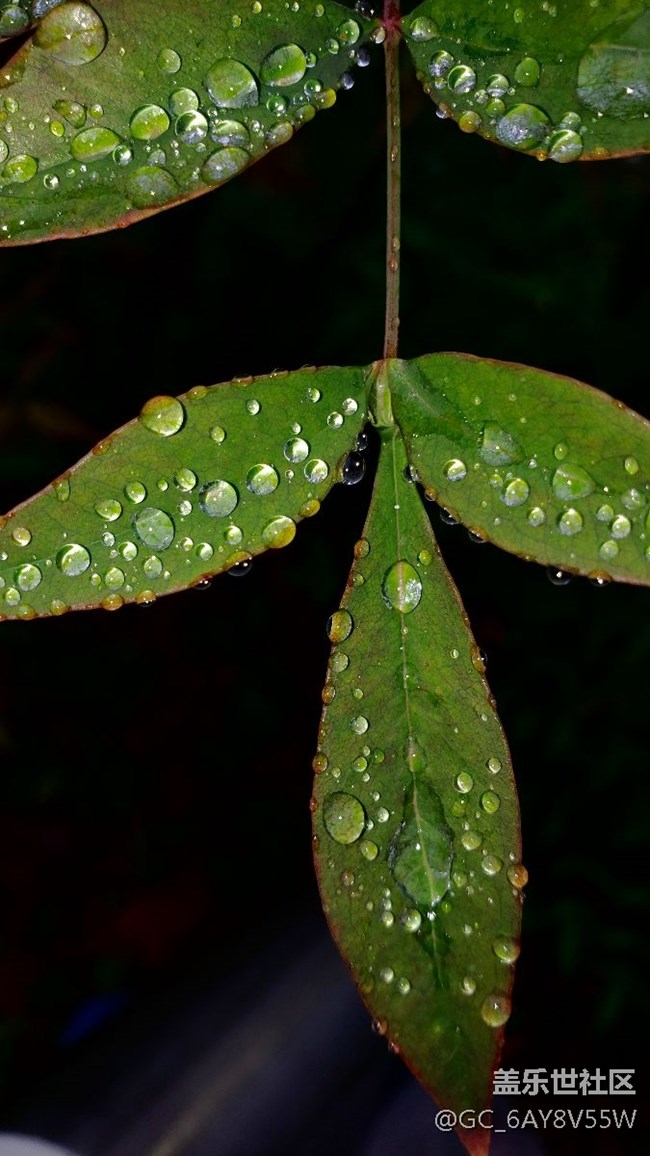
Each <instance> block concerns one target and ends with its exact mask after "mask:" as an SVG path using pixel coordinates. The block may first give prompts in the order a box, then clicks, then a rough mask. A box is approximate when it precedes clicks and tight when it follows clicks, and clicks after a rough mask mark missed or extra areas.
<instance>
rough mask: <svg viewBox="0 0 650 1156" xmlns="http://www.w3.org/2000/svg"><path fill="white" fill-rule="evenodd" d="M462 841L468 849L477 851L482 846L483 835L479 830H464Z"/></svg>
mask: <svg viewBox="0 0 650 1156" xmlns="http://www.w3.org/2000/svg"><path fill="white" fill-rule="evenodd" d="M460 841H461V843H462V844H463V847H464V848H465V850H466V851H476V850H477V849H478V848H479V847H480V846H481V843H482V842H483V837H482V836H481V835H479V833H478V831H463V833H462V835H461V837H460Z"/></svg>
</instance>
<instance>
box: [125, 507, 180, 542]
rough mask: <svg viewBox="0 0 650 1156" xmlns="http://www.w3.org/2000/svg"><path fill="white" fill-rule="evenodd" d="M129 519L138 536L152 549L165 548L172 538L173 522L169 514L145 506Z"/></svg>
mask: <svg viewBox="0 0 650 1156" xmlns="http://www.w3.org/2000/svg"><path fill="white" fill-rule="evenodd" d="M131 521H132V523H133V528H134V530H135V532H136V534H137V535H138V538H139V539H140V541H141V542H143V543H144V545H145V546H150V547H151V548H152V549H154V550H166V549H167V547H168V546H170V545H171V543H172V541H173V538H174V523H173V522H172V520H171V518H170V517H169V514H166V513H165V512H164V510H158V509H156V508H155V507H153V506H147V507H145V508H144V509H142V510H138V512H137V513H136V514H133V516H132V518H131Z"/></svg>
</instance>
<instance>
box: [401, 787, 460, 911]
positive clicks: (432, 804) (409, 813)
mask: <svg viewBox="0 0 650 1156" xmlns="http://www.w3.org/2000/svg"><path fill="white" fill-rule="evenodd" d="M452 844H453V838H452V835H451V832H450V830H449V828H448V827H447V824H446V822H445V817H444V811H443V809H442V803H441V802H440V799H439V798H438V795H437V794H436V792H435V791H434V790H433V788H432V787H431V786H430V784H429V783H428V782H427V781H426V780H424V779H416V780H415V785H414V786H413V789H412V793H411V797H410V798H408V799H407V801H406V803H405V806H404V817H403V820H402V823H401V825H400V828H399V830H398V832H397V834H396V835H395V837H394V839H393V841H392V843H391V845H390V848H389V851H388V866H389V867H390V870H391V873H392V875H393V877H394V879H395V881H396V882H397V883H398V884H399V887H400V888H401V890H402V891H403V892H404V893H405V894H406V895H407V896H408V897H409V899H410V900H411V901H412V903H414V904H415V905H416V906H417V907H426V908H431V907H433V906H435V905H436V904H437V903H439V902H440V900H441V899H442V898H443V896H444V895H445V894H446V893H447V891H448V890H449V885H450V878H451V862H452Z"/></svg>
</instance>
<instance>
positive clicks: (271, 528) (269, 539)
mask: <svg viewBox="0 0 650 1156" xmlns="http://www.w3.org/2000/svg"><path fill="white" fill-rule="evenodd" d="M295 536H296V523H295V522H294V521H293V519H292V518H287V517H285V516H284V515H283V514H280V515H279V516H278V517H277V518H272V519H271V521H270V522H267V524H266V526H265V527H264V529H263V530H262V541H263V543H264V545H265V546H270V547H271V548H272V549H279V548H280V547H282V546H288V545H289V543H290V542H293V539H294V538H295Z"/></svg>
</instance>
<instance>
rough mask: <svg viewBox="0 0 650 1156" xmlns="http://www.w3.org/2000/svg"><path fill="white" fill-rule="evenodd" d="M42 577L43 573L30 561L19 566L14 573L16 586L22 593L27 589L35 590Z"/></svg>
mask: <svg viewBox="0 0 650 1156" xmlns="http://www.w3.org/2000/svg"><path fill="white" fill-rule="evenodd" d="M42 578H43V575H42V573H41V571H40V570H39V568H38V566H33V565H32V563H31V562H26V563H25V564H24V565H23V566H19V567H18V569H17V570H16V574H15V582H16V586H17V587H18V589H19V590H22V591H23V593H25V592H26V591H28V590H35V589H36V587H37V586H40V583H41V580H42Z"/></svg>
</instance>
